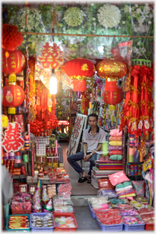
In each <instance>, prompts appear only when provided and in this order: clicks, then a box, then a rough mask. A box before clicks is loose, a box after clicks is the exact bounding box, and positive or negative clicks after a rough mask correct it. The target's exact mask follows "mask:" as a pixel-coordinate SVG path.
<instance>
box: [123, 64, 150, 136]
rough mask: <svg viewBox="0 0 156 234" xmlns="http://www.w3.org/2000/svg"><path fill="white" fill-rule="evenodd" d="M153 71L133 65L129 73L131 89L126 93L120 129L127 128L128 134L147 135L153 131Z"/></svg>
mask: <svg viewBox="0 0 156 234" xmlns="http://www.w3.org/2000/svg"><path fill="white" fill-rule="evenodd" d="M152 77H153V69H152V68H149V67H147V66H144V65H143V66H142V67H141V66H139V65H134V66H133V67H132V71H131V89H130V91H128V92H127V93H126V99H125V105H124V110H123V117H122V122H121V125H120V129H122V128H124V127H125V126H127V127H128V132H129V134H134V135H135V136H140V135H141V132H143V134H145V135H148V133H149V132H152V131H153V108H154V104H153V98H152V91H153V87H152V84H151V80H152V79H153V78H152Z"/></svg>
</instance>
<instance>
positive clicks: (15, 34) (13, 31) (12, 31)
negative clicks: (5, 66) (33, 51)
mask: <svg viewBox="0 0 156 234" xmlns="http://www.w3.org/2000/svg"><path fill="white" fill-rule="evenodd" d="M22 42H23V36H22V34H21V33H20V32H19V31H18V27H17V26H15V25H9V24H3V26H2V48H3V49H6V50H9V51H14V50H15V49H16V48H17V47H19V46H20V45H21V44H22Z"/></svg>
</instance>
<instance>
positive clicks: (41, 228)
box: [30, 212, 54, 232]
mask: <svg viewBox="0 0 156 234" xmlns="http://www.w3.org/2000/svg"><path fill="white" fill-rule="evenodd" d="M47 214H48V213H43V212H42V213H31V214H30V228H31V231H34V232H38V231H39V232H40V231H42V232H43V231H51V232H53V230H54V226H52V227H33V226H32V215H33V216H40V217H44V216H45V215H47ZM51 215H52V220H53V225H54V219H53V214H51Z"/></svg>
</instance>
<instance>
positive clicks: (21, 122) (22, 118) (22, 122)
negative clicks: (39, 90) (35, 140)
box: [14, 115, 25, 132]
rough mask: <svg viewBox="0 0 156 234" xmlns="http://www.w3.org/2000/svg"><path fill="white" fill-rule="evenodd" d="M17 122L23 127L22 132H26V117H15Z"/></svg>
mask: <svg viewBox="0 0 156 234" xmlns="http://www.w3.org/2000/svg"><path fill="white" fill-rule="evenodd" d="M14 119H15V122H18V123H19V124H20V126H21V129H22V132H24V131H25V129H24V116H23V115H14Z"/></svg>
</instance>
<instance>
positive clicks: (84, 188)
mask: <svg viewBox="0 0 156 234" xmlns="http://www.w3.org/2000/svg"><path fill="white" fill-rule="evenodd" d="M60 145H61V147H62V148H63V161H64V167H65V169H66V170H67V173H68V174H69V176H70V183H71V186H72V200H73V202H74V209H75V213H74V215H75V217H76V220H77V224H78V229H77V231H81V232H83V231H84V232H85V233H86V232H98V231H100V228H99V226H98V225H97V223H96V220H95V219H93V217H92V215H91V212H90V209H89V207H88V205H86V204H87V202H86V201H85V202H84V201H83V200H85V198H86V195H87V197H89V196H90V195H91V196H93V195H95V196H96V194H97V189H95V188H94V187H93V186H92V185H91V184H88V183H87V182H84V183H82V184H80V183H78V174H77V172H75V170H74V169H73V168H72V167H71V166H70V165H69V163H68V161H67V154H66V152H67V149H68V145H67V144H66V143H61V144H60ZM83 197H84V199H83ZM77 198H80V199H77ZM79 200H80V201H79ZM83 204H84V206H83Z"/></svg>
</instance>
